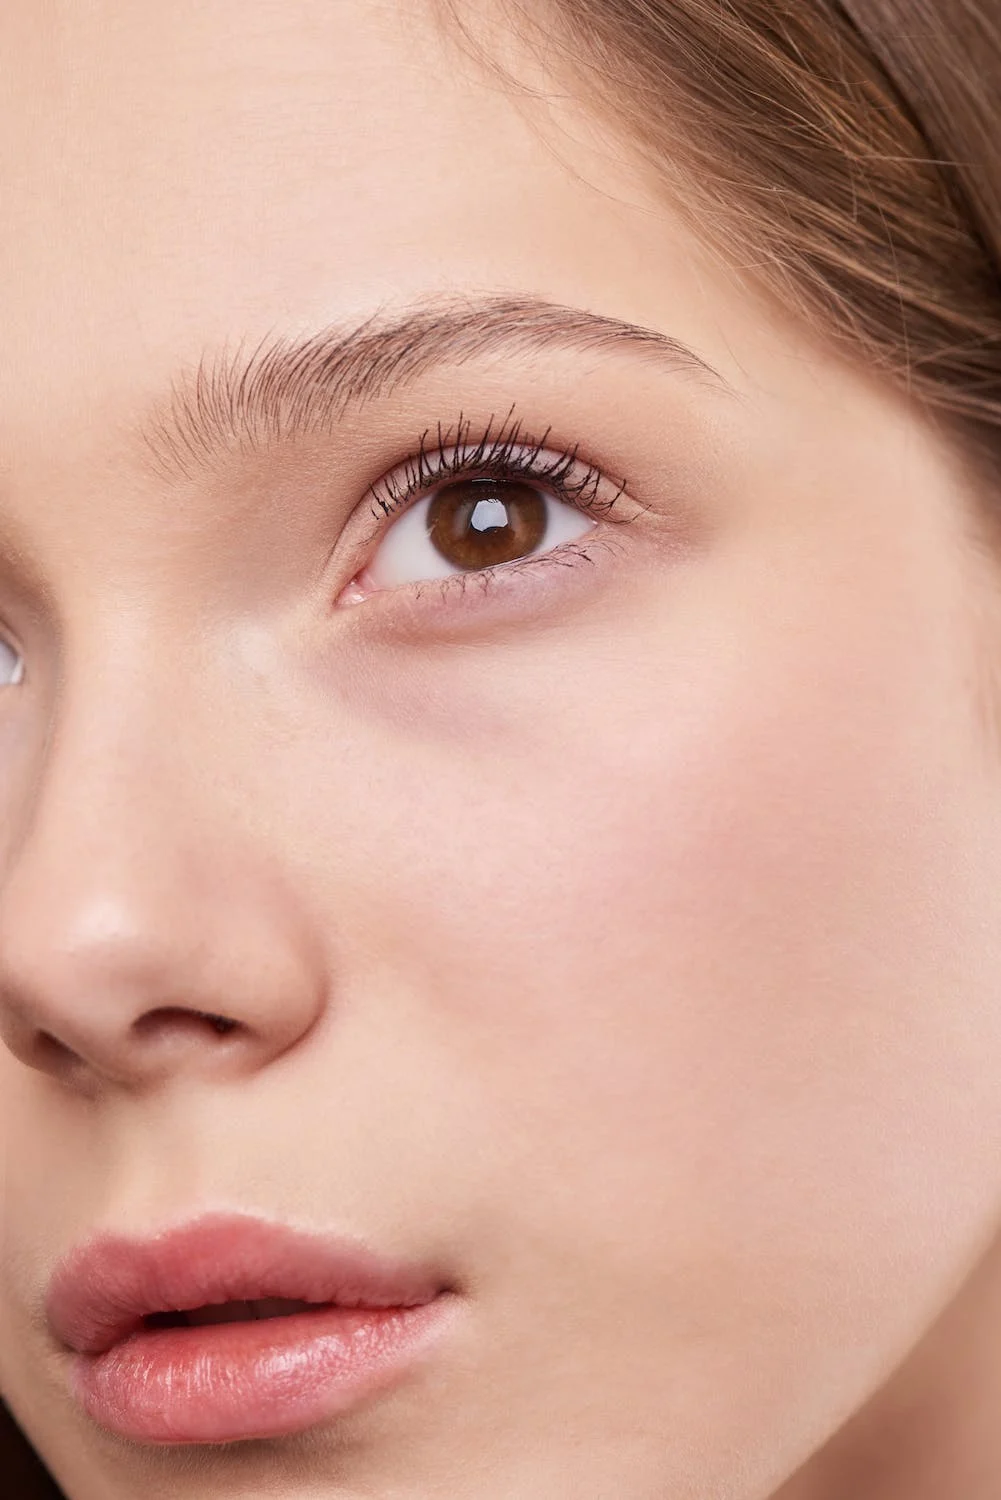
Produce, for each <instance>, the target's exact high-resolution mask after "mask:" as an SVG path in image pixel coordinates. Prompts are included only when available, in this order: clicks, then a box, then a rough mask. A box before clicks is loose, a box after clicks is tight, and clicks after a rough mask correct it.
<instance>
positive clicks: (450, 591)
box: [411, 541, 608, 604]
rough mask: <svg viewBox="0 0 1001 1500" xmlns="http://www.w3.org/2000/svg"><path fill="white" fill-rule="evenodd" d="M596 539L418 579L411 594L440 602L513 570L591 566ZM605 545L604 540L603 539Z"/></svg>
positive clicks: (492, 583) (493, 583)
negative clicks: (432, 596) (434, 596)
mask: <svg viewBox="0 0 1001 1500" xmlns="http://www.w3.org/2000/svg"><path fill="white" fill-rule="evenodd" d="M598 545H599V544H598V542H597V541H588V542H587V543H586V544H585V543H583V542H564V543H563V544H562V545H561V546H559V547H553V548H552V549H551V550H550V551H549V552H539V553H536V554H535V555H534V556H533V557H523V558H519V559H518V560H517V561H516V562H509V563H497V564H495V565H494V566H493V567H492V568H481V569H479V570H478V571H477V572H474V573H453V574H450V576H449V577H448V578H433V579H422V580H421V581H420V582H418V583H415V584H412V585H411V587H412V588H413V590H414V597H415V599H416V600H417V601H418V603H420V602H421V601H422V600H423V599H424V597H425V595H426V594H427V593H430V592H432V591H434V592H435V593H437V595H438V597H439V601H440V602H441V603H442V604H447V603H449V602H450V601H451V600H452V599H453V598H455V597H456V596H458V597H459V598H460V599H461V598H463V597H464V596H465V594H466V593H467V591H468V590H469V589H470V588H478V589H479V590H480V593H481V594H487V593H489V591H490V589H491V588H495V587H497V585H498V584H502V583H503V581H504V579H505V578H511V577H513V576H514V575H516V574H519V573H524V572H528V571H532V572H535V571H537V570H538V569H540V568H546V567H561V568H574V567H577V566H579V565H580V564H581V563H590V564H591V565H592V566H594V561H595V560H594V557H593V556H592V553H593V552H594V551H595V550H596V548H597V546H598ZM605 545H606V546H607V545H608V544H607V543H605Z"/></svg>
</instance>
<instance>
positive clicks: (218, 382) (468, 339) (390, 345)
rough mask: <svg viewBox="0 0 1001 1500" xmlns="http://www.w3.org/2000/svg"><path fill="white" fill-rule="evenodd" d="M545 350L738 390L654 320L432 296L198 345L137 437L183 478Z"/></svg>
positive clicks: (168, 473) (529, 302) (168, 474)
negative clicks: (642, 364) (237, 453)
mask: <svg viewBox="0 0 1001 1500" xmlns="http://www.w3.org/2000/svg"><path fill="white" fill-rule="evenodd" d="M548 350H558V351H562V352H571V353H572V352H576V353H582V354H583V353H589V352H591V351H600V352H603V353H606V354H617V353H619V352H628V353H631V354H632V355H634V356H636V355H639V356H640V357H645V358H647V359H649V360H652V361H653V362H654V363H656V364H659V365H661V366H662V367H664V368H666V369H668V370H670V371H672V372H674V373H687V374H689V375H694V376H696V377H701V378H702V379H703V380H705V381H707V382H708V383H709V384H710V385H712V386H715V387H716V388H717V389H719V390H722V391H726V392H728V393H730V394H734V392H733V388H732V387H731V386H730V385H729V383H728V382H727V381H726V380H725V379H724V378H723V376H722V375H721V374H720V373H719V372H718V371H717V370H715V369H714V368H713V367H712V366H711V365H710V364H708V363H707V362H706V361H705V360H704V359H703V358H702V357H701V356H700V355H698V354H696V352H695V351H694V350H693V349H691V348H690V347H689V346H688V345H687V344H684V343H682V342H681V341H680V340H679V339H676V338H672V337H670V336H669V335H667V334H664V333H660V332H658V331H656V330H654V329H651V328H644V327H641V326H640V325H638V324H635V323H628V322H623V321H622V320H621V319H618V318H611V317H605V316H603V315H601V314H598V313H591V312H585V311H583V310H582V309H580V308H575V307H566V306H562V305H561V304H559V303H554V302H547V301H544V300H541V299H537V298H527V297H522V298H512V297H480V298H473V297H469V298H457V297H449V298H434V299H427V300H425V301H423V302H421V303H418V304H417V305H415V306H412V307H409V308H406V309H404V310H403V311H402V312H400V311H398V312H394V313H387V312H385V311H382V310H380V311H377V312H375V313H373V314H371V316H369V317H367V318H365V319H363V320H362V321H360V322H358V323H356V324H355V325H353V326H346V325H344V324H334V325H331V326H328V327H325V328H322V329H320V330H319V331H317V332H314V333H310V334H307V335H305V336H302V337H295V336H292V335H289V334H283V333H269V334H266V335H265V337H264V338H263V339H261V340H260V342H259V343H258V344H257V345H256V346H255V347H253V348H252V349H250V350H249V351H248V350H247V349H246V348H245V344H244V343H241V344H240V345H239V347H238V348H237V349H236V350H235V351H231V350H230V349H229V348H228V346H223V348H221V349H219V350H217V351H215V352H214V353H212V352H206V353H205V354H203V355H202V357H201V359H200V360H199V362H198V364H197V366H195V367H194V368H193V369H192V368H186V369H183V370H182V371H181V372H180V373H179V374H178V375H177V376H176V377H175V379H174V380H173V382H172V384H171V386H170V388H169V392H168V394H167V396H166V398H165V399H162V400H160V401H158V402H154V404H153V406H152V407H151V408H150V410H149V412H148V414H147V416H146V417H145V419H144V420H143V421H142V422H141V424H140V426H139V428H138V437H139V439H140V442H141V443H142V445H143V446H144V448H145V450H146V456H147V458H148V459H152V462H153V467H154V468H155V470H156V472H157V473H158V475H159V476H160V477H161V478H165V479H168V480H181V479H191V478H193V477H194V476H195V475H196V474H197V473H198V472H199V471H203V470H206V469H209V468H211V466H212V465H213V463H214V462H215V461H217V460H218V458H219V457H220V456H221V455H224V454H226V453H229V452H232V451H233V449H234V448H236V449H238V450H243V449H245V448H247V447H249V448H255V447H260V446H266V445H268V444H271V443H277V442H280V441H283V440H287V439H289V438H291V437H294V436H306V435H309V434H312V433H317V432H322V431H325V430H329V428H330V426H331V424H332V423H335V422H336V421H337V420H339V419H340V418H342V417H343V416H344V414H345V413H346V412H347V410H348V409H349V408H351V407H354V406H360V405H362V404H364V403H366V402H368V401H372V400H375V399H378V398H380V397H381V398H385V397H387V396H389V395H391V394H392V393H394V392H395V391H398V390H399V389H401V388H402V387H405V386H408V385H411V384H413V383H414V382H416V381H418V380H419V379H420V378H421V376H423V375H426V374H427V373H429V372H430V371H432V370H434V369H437V368H446V367H457V366H463V365H468V364H470V363H472V362H473V361H475V360H476V359H480V358H485V357H487V356H490V355H494V354H499V353H500V354H504V353H506V354H513V355H518V354H521V355H525V354H528V355H533V354H540V353H545V352H546V351H548Z"/></svg>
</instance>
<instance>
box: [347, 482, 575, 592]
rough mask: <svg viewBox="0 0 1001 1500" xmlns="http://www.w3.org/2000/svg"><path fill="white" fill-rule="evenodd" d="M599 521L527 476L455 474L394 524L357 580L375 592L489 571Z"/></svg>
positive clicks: (567, 538) (552, 545)
mask: <svg viewBox="0 0 1001 1500" xmlns="http://www.w3.org/2000/svg"><path fill="white" fill-rule="evenodd" d="M596 524H597V522H596V521H595V520H594V519H593V518H592V517H591V516H587V515H584V514H583V512H582V511H581V510H580V509H579V508H578V507H577V506H575V505H571V504H569V503H568V502H566V501H563V500H558V499H556V497H555V496H553V495H551V494H548V493H547V492H546V489H545V488H544V486H543V485H541V484H534V483H532V482H530V481H529V480H527V479H524V478H511V479H505V478H486V479H457V480H453V481H451V482H450V483H447V484H442V485H440V486H439V487H438V488H437V489H435V490H434V491H433V492H432V493H431V494H429V495H425V496H424V497H423V499H421V500H418V501H417V502H416V503H415V504H413V505H411V506H410V507H409V508H408V509H407V510H405V511H404V513H403V515H402V516H401V517H400V518H399V519H398V520H397V521H394V522H393V524H392V525H391V526H390V528H389V531H388V532H387V533H386V535H385V536H384V537H383V540H382V542H381V543H380V545H379V547H378V548H377V550H376V552H375V553H374V555H373V557H372V559H371V561H370V562H369V564H368V566H367V567H366V568H365V570H364V572H363V573H362V574H360V575H359V577H358V579H357V584H358V587H359V588H360V589H361V590H363V591H365V592H373V591H378V590H381V589H392V588H399V587H400V586H401V585H403V584H407V583H420V582H423V581H425V580H432V579H438V578H451V577H454V576H455V575H456V574H462V573H479V572H483V571H484V570H485V569H489V568H496V567H500V566H502V565H503V564H505V563H513V562H522V561H524V560H526V559H528V558H531V557H536V556H538V555H539V554H541V553H544V552H549V551H552V549H553V548H555V547H559V546H561V545H562V544H563V543H565V542H572V541H576V540H577V539H578V538H579V537H582V536H586V535H587V533H588V532H589V531H592V530H593V529H594V527H595V526H596Z"/></svg>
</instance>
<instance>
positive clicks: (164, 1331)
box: [46, 1215, 460, 1443]
mask: <svg viewBox="0 0 1001 1500" xmlns="http://www.w3.org/2000/svg"><path fill="white" fill-rule="evenodd" d="M454 1290H455V1289H454V1287H453V1286H451V1285H450V1284H449V1282H448V1281H447V1280H446V1278H444V1277H443V1275H442V1274H441V1272H440V1271H439V1270H438V1269H436V1268H435V1267H432V1266H429V1265H427V1264H424V1265H415V1264H405V1263H402V1262H390V1261H388V1260H386V1259H384V1258H382V1257H378V1256H376V1255H374V1254H373V1253H372V1252H371V1251H369V1250H367V1249H365V1248H364V1247H361V1246H359V1245H358V1244H357V1243H350V1242H344V1241H337V1242H335V1241H331V1240H328V1239H322V1238H320V1237H317V1236H315V1235H310V1234H304V1233H303V1232H301V1231H297V1230H292V1229H290V1228H288V1227H287V1226H284V1225H280V1224H274V1223H271V1224H268V1223H265V1222H263V1221H261V1220H256V1219H252V1218H249V1217H247V1216H243V1215H212V1216H207V1217H206V1218H203V1219H201V1220H198V1221H196V1222H195V1223H193V1224H187V1225H184V1226H181V1227H180V1228H178V1229H175V1230H171V1231H167V1232H165V1233H163V1234H160V1235H157V1236H155V1237H154V1238H152V1239H150V1240H146V1241H136V1240H126V1239H124V1238H121V1237H110V1236H109V1237H105V1238H103V1239H100V1240H98V1241H97V1242H96V1243H94V1244H92V1245H90V1246H87V1247H85V1248H84V1249H82V1250H79V1251H77V1252H74V1253H73V1254H71V1255H70V1256H69V1257H67V1258H66V1260H64V1261H63V1263H62V1264H61V1265H60V1267H59V1268H58V1270H57V1272H56V1274H55V1276H54V1277H53V1279H52V1282H51V1283H50V1287H49V1293H48V1298H47V1303H46V1309H47V1315H48V1321H49V1325H50V1329H51V1331H52V1332H53V1334H54V1336H55V1338H56V1339H57V1340H58V1342H59V1343H60V1344H61V1345H62V1346H63V1348H64V1349H66V1350H68V1351H70V1352H71V1353H72V1355H73V1359H72V1362H71V1367H70V1388H71V1394H72V1395H73V1396H74V1397H75V1398H76V1400H77V1402H78V1404H79V1405H80V1406H82V1408H83V1410H84V1412H85V1413H86V1415H88V1416H89V1417H91V1418H92V1419H93V1420H94V1421H96V1422H97V1423H98V1424H99V1425H100V1426H102V1427H104V1428H105V1429H107V1430H109V1431H112V1432H114V1433H116V1434H118V1435H120V1436H124V1437H128V1438H130V1439H132V1440H134V1441H140V1442H147V1443H150V1442H152V1443H221V1442H236V1441H241V1440H246V1439H250V1438H262V1437H277V1436H283V1435H286V1434H288V1433H293V1432H300V1431H303V1430H305V1429H306V1428H308V1427H311V1426H313V1425H315V1424H316V1423H318V1422H323V1421H327V1420H330V1419H331V1418H334V1417H337V1416H339V1415H341V1414H342V1413H343V1412H345V1411H347V1410H349V1409H350V1408H351V1407H353V1406H354V1405H356V1404H357V1403H358V1402H360V1401H363V1400H365V1399H368V1398H369V1397H371V1396H373V1395H375V1394H376V1393H378V1392H380V1391H382V1390H384V1389H386V1388H388V1387H389V1386H390V1385H392V1384H394V1383H395V1382H396V1381H398V1380H400V1379H402V1378H404V1376H405V1375H406V1373H407V1371H408V1370H409V1369H410V1367H411V1366H413V1365H414V1364H415V1363H418V1362H419V1358H420V1356H421V1355H422V1354H423V1352H424V1351H425V1350H426V1349H427V1348H428V1347H429V1346H430V1345H431V1344H432V1343H433V1342H434V1340H435V1339H436V1337H437V1335H438V1334H439V1333H441V1332H443V1331H444V1329H445V1328H446V1327H447V1326H448V1325H449V1324H450V1322H451V1314H453V1313H454V1312H455V1309H456V1307H457V1305H458V1303H459V1300H460V1299H459V1298H458V1297H456V1296H455V1295H453V1293H454Z"/></svg>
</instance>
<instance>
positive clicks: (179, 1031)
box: [0, 767, 326, 1088]
mask: <svg viewBox="0 0 1001 1500" xmlns="http://www.w3.org/2000/svg"><path fill="white" fill-rule="evenodd" d="M65 769H66V768H65V767H64V771H65ZM62 784H63V785H65V784H66V782H65V779H64V780H63V782H62ZM91 790H93V789H91ZM111 800H112V799H111V798H108V797H104V798H103V799H102V798H100V797H94V798H91V799H90V800H89V801H86V802H83V803H81V802H77V803H76V805H75V806H73V805H69V803H68V800H67V799H66V798H65V797H62V796H59V795H58V788H57V787H54V786H53V787H50V788H48V792H47V794H43V796H42V799H41V800H40V802H39V804H38V805H37V806H36V809H35V817H34V819H33V821H32V823H31V825H30V827H29V828H28V830H27V833H26V835H25V837H24V838H23V839H22V842H21V845H20V847H19V849H18V850H17V852H16V855H15V856H14V857H13V858H12V859H10V860H9V862H8V868H7V871H6V875H5V878H4V879H3V881H2V883H0V1037H2V1040H3V1041H4V1043H5V1044H6V1046H7V1047H8V1048H9V1050H10V1051H11V1052H12V1053H13V1054H14V1055H15V1056H16V1057H18V1058H19V1059H20V1060H21V1061H22V1062H24V1063H25V1064H27V1065H28V1066H29V1067H32V1068H35V1069H40V1070H42V1071H44V1072H48V1073H50V1074H52V1075H54V1076H59V1077H60V1078H61V1079H63V1080H64V1081H70V1080H76V1081H79V1082H80V1083H81V1084H83V1083H86V1084H87V1086H88V1087H90V1088H93V1087H95V1086H99V1085H100V1084H101V1083H103V1084H105V1085H108V1084H111V1083H114V1084H115V1085H117V1086H119V1087H123V1088H135V1087H140V1086H148V1085H149V1084H150V1083H152V1082H154V1081H156V1080H160V1081H163V1080H165V1079H167V1078H169V1076H171V1075H172V1074H173V1073H175V1072H179V1071H185V1072H190V1071H192V1070H194V1071H197V1072H200V1073H203V1072H205V1071H206V1070H208V1071H212V1070H219V1069H225V1070H228V1071H229V1072H232V1071H233V1070H234V1069H244V1070H246V1069H252V1068H259V1067H262V1066H264V1065H266V1063H267V1062H268V1060H269V1059H272V1058H274V1057H276V1056H278V1055H280V1054H282V1053H284V1052H285V1051H287V1050H288V1049H289V1048H290V1047H292V1046H294V1045H295V1043H296V1042H297V1040H298V1039H299V1038H301V1037H302V1036H303V1035H304V1034H305V1033H306V1032H307V1031H308V1030H309V1029H310V1028H311V1027H312V1025H313V1023H314V1022H315V1020H316V1018H317V1016H318V1014H319V1012H320V1010H321V1009H322V1007H323V1003H324V998H325V995H326V983H325V963H324V954H323V947H322V944H321V943H320V942H319V941H318V936H317V933H316V931H315V929H314V928H313V926H312V925H311V923H310V922H309V920H308V918H307V916H306V914H305V907H304V903H303V900H302V899H301V893H300V892H298V890H297V889H296V885H295V881H294V879H293V877H292V876H291V875H290V874H288V872H287V868H286V864H285V862H284V861H283V859H282V854H281V850H280V848H276V847H275V844H274V841H273V839H272V841H271V842H270V843H269V844H268V845H267V846H266V847H265V846H262V845H261V844H257V845H255V844H253V843H252V842H249V841H248V836H247V834H246V831H245V829H241V828H240V827H238V826H236V825H237V823H238V822H239V820H238V819H237V818H236V817H235V816H234V815H233V812H232V808H230V812H229V814H228V815H227V813H226V812H225V810H224V809H221V808H217V809H216V816H215V821H214V822H213V821H211V820H210V819H209V818H208V817H207V816H206V815H205V814H204V812H201V811H200V815H197V816H196V815H195V809H194V808H193V807H191V806H190V805H187V806H186V805H185V803H184V799H183V798H178V797H177V796H176V795H174V794H173V789H172V794H171V795H167V794H166V789H164V788H161V789H160V791H159V794H158V791H157V789H156V788H155V787H153V786H147V789H146V794H145V796H144V797H142V798H139V797H133V798H130V799H128V800H126V799H123V798H120V797H119V798H118V799H116V807H115V808H114V809H112V808H111V806H110V803H111Z"/></svg>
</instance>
